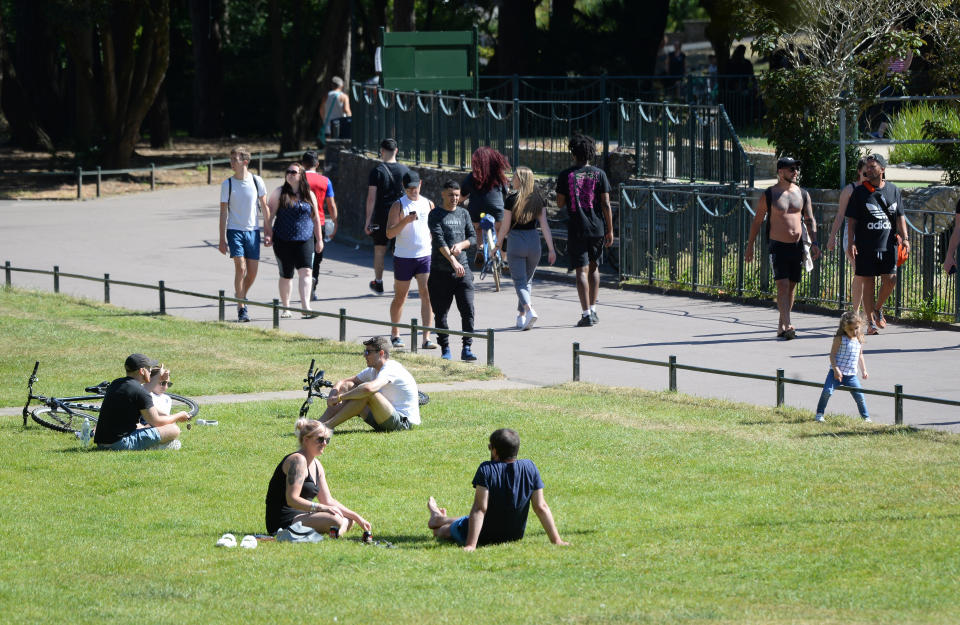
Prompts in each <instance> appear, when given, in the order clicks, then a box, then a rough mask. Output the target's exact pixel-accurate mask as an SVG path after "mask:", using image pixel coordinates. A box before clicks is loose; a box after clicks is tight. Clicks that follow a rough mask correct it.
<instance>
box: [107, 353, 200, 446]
mask: <svg viewBox="0 0 960 625" xmlns="http://www.w3.org/2000/svg"><path fill="white" fill-rule="evenodd" d="M154 367H160V368H161V370H162V365H160V363H158V362H157V361H156V360H154V359H153V358H148V357H146V356H144V355H143V354H130V355H129V356H127V360H126V361H125V362H124V363H123V368H124V369H125V370H126V372H127V375H126V376H125V377H122V378H117V379H116V380H114V381H113V382H111V383H110V386H108V387H107V390H106V392H105V393H104V395H103V403H102V404H101V405H100V417H99V419H97V429H96V430H95V431H94V434H93V441H94V442H95V443H96V444H97V446H98V447H100V449H113V450H115V451H122V450H140V449H149V448H151V447H156V446H158V445H160V446H166V447H167V448H169V449H179V448H180V440H179V439H180V428H179V427H177V422H178V421H187V420H189V419H190V416H189V415H188V414H187V413H185V412H179V413H177V414H175V415H164V416H161V415H160V413H159V412H157V409H156V407H154V405H153V399H152V398H151V397H150V393H149V392H148V391H147V389H145V388H144V387H143V386H142V385H143V384H145V383H147V382H149V381H150V370H151V369H153V368H154ZM140 417H143V420H144V421H146V422H147V425H142V424H141V423H140Z"/></svg>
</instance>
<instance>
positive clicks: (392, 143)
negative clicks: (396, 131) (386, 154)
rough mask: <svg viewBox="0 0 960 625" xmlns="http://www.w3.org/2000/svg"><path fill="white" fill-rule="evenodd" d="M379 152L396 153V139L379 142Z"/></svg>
mask: <svg viewBox="0 0 960 625" xmlns="http://www.w3.org/2000/svg"><path fill="white" fill-rule="evenodd" d="M380 149H381V150H390V151H391V152H394V151H396V149H397V140H396V139H384V140H383V141H381V142H380Z"/></svg>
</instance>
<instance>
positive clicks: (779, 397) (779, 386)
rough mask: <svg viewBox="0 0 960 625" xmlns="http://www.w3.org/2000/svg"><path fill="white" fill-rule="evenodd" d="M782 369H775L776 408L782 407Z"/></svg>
mask: <svg viewBox="0 0 960 625" xmlns="http://www.w3.org/2000/svg"><path fill="white" fill-rule="evenodd" d="M783 394H784V393H783V369H777V408H779V407H780V406H782V405H783Z"/></svg>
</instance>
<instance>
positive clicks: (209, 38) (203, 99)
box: [189, 0, 226, 137]
mask: <svg viewBox="0 0 960 625" xmlns="http://www.w3.org/2000/svg"><path fill="white" fill-rule="evenodd" d="M189 4H190V23H191V25H192V31H191V32H192V34H193V65H194V75H193V135H194V136H196V137H219V136H221V135H222V134H223V98H222V93H223V60H222V54H221V53H222V49H223V38H222V36H221V32H220V31H221V24H222V23H223V18H224V13H225V11H226V6H225V4H224V2H223V1H222V0H190V2H189Z"/></svg>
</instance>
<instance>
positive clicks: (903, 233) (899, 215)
mask: <svg viewBox="0 0 960 625" xmlns="http://www.w3.org/2000/svg"><path fill="white" fill-rule="evenodd" d="M864 161H865V163H864V166H863V175H864V177H865V178H866V180H864V181H863V184H861V185H860V186H859V187H857V188H856V189H854V190H853V194H852V195H851V196H850V203H849V204H848V205H847V232H849V233H850V237H849V242H848V244H847V251H848V253H849V254H850V256H851V257H852V258H853V262H854V266H855V269H854V280H856V281H858V282H859V283H860V286H861V288H862V289H863V309H864V311H865V312H866V315H867V319H868V320H869V321H870V325H869V328H868V329H867V334H878V333H879V332H880V330H881V329H883V328H885V327H886V326H887V321H886V319H884V317H883V305H884V303H886V301H887V298H888V297H890V294H891V293H893V289H894V287H895V286H896V285H897V245H898V243H899V244H901V245H903V246H904V247H905V248H906V250H905V251H906V253H908V254H909V253H910V241H908V240H907V220H906V218H905V217H904V215H903V199H902V198H901V196H900V189H898V188H897V186H896V185H895V184H893V183H892V182H887V181H886V180H884V178H883V173H884V171H885V170H886V169H887V161H886V159H884V158H883V156H882V155H880V154H870V155H869V156H867V157H865V158H864ZM894 223H896V229H897V232H898V233H899V237H898V236H897V235H895V234H894V232H893V229H894ZM898 239H899V241H898ZM877 276H880V292H879V293H877V296H876V298H874V295H873V293H874V286H875V284H876V278H877Z"/></svg>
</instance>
